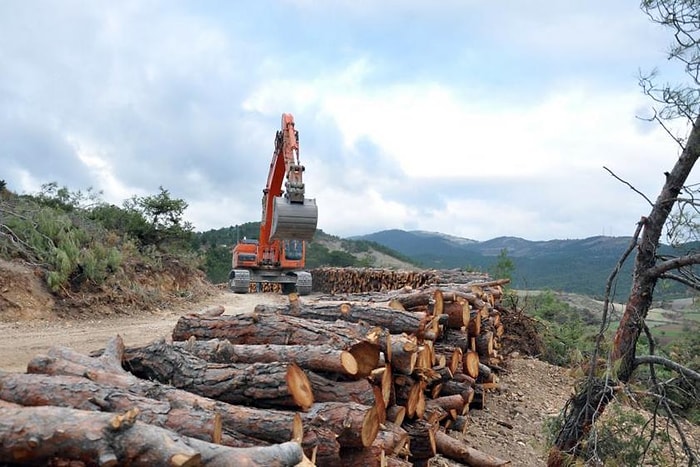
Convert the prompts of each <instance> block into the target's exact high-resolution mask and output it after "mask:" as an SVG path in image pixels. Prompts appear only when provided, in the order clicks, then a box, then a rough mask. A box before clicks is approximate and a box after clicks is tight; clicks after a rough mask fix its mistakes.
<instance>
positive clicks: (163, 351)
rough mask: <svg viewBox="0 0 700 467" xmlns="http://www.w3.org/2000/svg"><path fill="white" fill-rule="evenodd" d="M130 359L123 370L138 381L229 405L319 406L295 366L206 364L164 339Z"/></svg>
mask: <svg viewBox="0 0 700 467" xmlns="http://www.w3.org/2000/svg"><path fill="white" fill-rule="evenodd" d="M126 357H127V358H125V360H124V363H123V365H124V367H125V368H126V369H127V370H129V371H130V372H131V373H133V374H135V375H136V376H138V377H139V378H142V379H153V380H156V381H160V382H161V383H165V384H171V385H173V386H174V387H176V388H178V389H184V390H186V391H189V392H192V393H195V394H199V395H200V396H205V397H209V398H212V399H217V400H220V401H223V402H228V403H230V404H245V405H252V406H257V407H301V408H302V409H308V408H309V407H310V406H311V405H312V404H313V402H314V398H313V393H312V391H311V385H310V383H309V380H308V378H307V377H306V375H305V374H304V372H303V371H302V370H301V369H300V368H299V367H297V366H296V365H294V364H293V363H253V364H250V365H242V364H241V365H235V364H234V365H229V364H225V363H207V362H206V361H204V360H202V359H200V358H198V357H195V356H194V355H192V354H190V353H188V352H186V351H184V350H183V349H182V348H179V347H175V346H171V345H168V344H166V343H165V341H163V340H160V341H157V342H153V343H151V344H150V345H148V346H146V347H142V348H140V349H139V350H138V351H134V352H131V353H128V354H126Z"/></svg>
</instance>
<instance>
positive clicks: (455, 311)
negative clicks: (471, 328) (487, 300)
mask: <svg viewBox="0 0 700 467" xmlns="http://www.w3.org/2000/svg"><path fill="white" fill-rule="evenodd" d="M469 312H470V309H469V302H468V301H466V300H464V299H459V300H457V301H454V302H447V303H445V307H444V313H445V314H446V315H447V316H448V319H447V327H448V328H450V329H462V328H463V327H465V326H467V325H468V324H469Z"/></svg>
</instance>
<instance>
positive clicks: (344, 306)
mask: <svg viewBox="0 0 700 467" xmlns="http://www.w3.org/2000/svg"><path fill="white" fill-rule="evenodd" d="M255 311H256V312H258V313H279V314H283V315H287V316H296V317H298V318H304V319H318V320H322V321H336V320H339V319H340V320H343V321H348V322H351V323H359V322H364V323H367V324H369V325H370V326H379V327H382V328H384V329H387V330H388V331H389V332H390V333H392V334H401V333H404V332H405V333H407V334H415V335H418V336H422V335H423V332H424V330H425V327H426V325H427V324H428V321H429V320H430V315H428V314H427V313H423V312H413V311H401V310H396V309H392V308H390V307H386V306H365V305H361V304H357V303H341V304H339V305H335V304H333V305H303V304H301V303H300V302H298V301H295V302H292V303H290V304H289V305H287V306H282V307H274V306H267V305H258V306H256V307H255Z"/></svg>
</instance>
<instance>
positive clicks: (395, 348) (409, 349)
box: [385, 334, 419, 375]
mask: <svg viewBox="0 0 700 467" xmlns="http://www.w3.org/2000/svg"><path fill="white" fill-rule="evenodd" d="M385 342H386V343H385V355H386V359H387V361H388V362H389V363H391V367H392V369H393V370H394V371H395V372H397V373H401V374H404V375H410V374H411V373H413V370H415V368H416V361H417V359H418V350H419V347H418V342H417V339H416V337H415V336H409V335H407V334H387V336H386V341H385Z"/></svg>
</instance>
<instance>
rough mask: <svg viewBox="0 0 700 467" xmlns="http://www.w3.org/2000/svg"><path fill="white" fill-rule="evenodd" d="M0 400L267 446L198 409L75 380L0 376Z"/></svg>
mask: <svg viewBox="0 0 700 467" xmlns="http://www.w3.org/2000/svg"><path fill="white" fill-rule="evenodd" d="M0 399H3V400H7V401H12V402H14V403H16V404H19V405H22V406H57V407H69V408H74V409H80V410H92V411H98V412H113V413H119V412H126V411H128V410H131V409H133V408H136V409H138V410H139V419H140V420H141V421H143V422H145V423H148V424H150V425H155V426H159V427H162V428H167V429H170V430H173V431H175V432H177V433H179V434H181V435H183V436H189V437H192V438H199V439H201V440H204V441H208V442H211V443H216V444H224V445H226V446H233V447H250V446H260V445H264V444H267V443H265V442H263V441H261V440H259V439H255V438H250V437H248V436H245V435H242V434H240V433H237V432H234V431H232V430H230V427H227V428H226V429H225V430H224V429H223V427H222V423H221V416H219V415H216V414H215V415H214V416H212V413H211V411H205V410H202V409H200V408H198V407H190V406H184V407H175V406H173V405H171V404H170V403H169V402H167V401H160V400H155V399H152V398H148V397H143V396H138V395H135V394H131V393H129V392H128V391H127V390H126V389H124V390H121V389H119V388H115V387H114V386H109V385H100V384H98V383H95V382H93V381H90V380H89V379H87V378H83V377H79V376H63V375H59V376H48V375H42V374H29V373H5V372H0Z"/></svg>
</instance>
